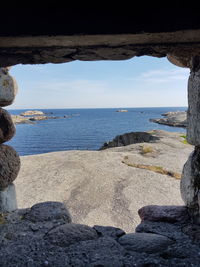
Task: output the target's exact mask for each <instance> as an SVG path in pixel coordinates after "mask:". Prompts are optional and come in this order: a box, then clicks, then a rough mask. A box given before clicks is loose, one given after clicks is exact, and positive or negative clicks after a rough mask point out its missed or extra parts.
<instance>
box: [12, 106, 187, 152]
mask: <svg viewBox="0 0 200 267" xmlns="http://www.w3.org/2000/svg"><path fill="white" fill-rule="evenodd" d="M118 109H120V108H118ZM118 109H117V108H105V109H103V108H102V109H40V110H42V111H43V112H45V113H52V114H50V116H59V117H61V118H59V119H49V120H44V121H38V122H36V123H35V124H18V125H16V129H17V132H16V135H15V137H14V138H13V139H12V140H11V141H9V142H7V144H9V145H11V146H13V147H14V148H15V149H16V151H17V152H18V153H19V154H20V155H21V156H22V155H33V154H40V153H47V152H52V151H63V150H76V149H79V150H86V149H88V150H98V149H99V148H100V146H101V145H103V143H104V142H106V141H109V140H111V139H113V138H114V137H115V136H116V135H119V134H123V133H126V132H132V131H149V130H152V129H161V130H166V131H172V132H182V133H184V132H185V129H183V128H177V127H169V126H165V125H159V124H157V123H153V122H150V121H149V119H150V118H160V117H161V114H162V113H165V112H168V111H184V110H186V107H173V108H172V107H168V108H167V107H163V108H123V109H127V110H128V112H116V110H118ZM24 111H25V110H9V112H10V113H11V114H15V115H17V114H20V113H21V112H24ZM77 114H79V115H77ZM65 115H70V116H69V118H63V116H65Z"/></svg>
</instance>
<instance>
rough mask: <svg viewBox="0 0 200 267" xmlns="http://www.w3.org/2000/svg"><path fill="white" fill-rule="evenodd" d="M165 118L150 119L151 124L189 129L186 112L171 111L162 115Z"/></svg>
mask: <svg viewBox="0 0 200 267" xmlns="http://www.w3.org/2000/svg"><path fill="white" fill-rule="evenodd" d="M161 115H162V116H163V117H164V118H160V119H150V121H151V122H155V123H159V124H164V125H168V126H174V127H183V128H186V127H187V112H186V111H174V112H172V111H170V112H167V113H164V114H161Z"/></svg>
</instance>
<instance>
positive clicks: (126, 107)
mask: <svg viewBox="0 0 200 267" xmlns="http://www.w3.org/2000/svg"><path fill="white" fill-rule="evenodd" d="M131 108H188V106H146V107H144V106H141V107H68V108H67V107H65V108H6V110H22V109H26V110H34V109H35V110H36V109H37V110H38V109H131Z"/></svg>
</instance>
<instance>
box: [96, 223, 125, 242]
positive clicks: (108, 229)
mask: <svg viewBox="0 0 200 267" xmlns="http://www.w3.org/2000/svg"><path fill="white" fill-rule="evenodd" d="M93 228H94V229H95V230H96V231H97V233H98V234H99V236H109V237H112V238H114V239H118V238H119V237H121V236H122V235H125V232H124V231H123V230H122V229H120V228H116V227H113V226H101V225H94V226H93Z"/></svg>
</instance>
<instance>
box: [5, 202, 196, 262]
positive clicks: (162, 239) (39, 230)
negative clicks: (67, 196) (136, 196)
mask: <svg viewBox="0 0 200 267" xmlns="http://www.w3.org/2000/svg"><path fill="white" fill-rule="evenodd" d="M150 209H151V210H152V211H153V209H154V206H149V207H148V208H145V207H144V208H143V215H142V220H143V221H142V223H141V224H140V225H139V226H138V227H137V229H136V233H129V234H126V233H125V232H124V231H123V230H121V229H119V228H115V227H112V226H108V227H106V226H98V225H96V226H94V227H89V226H87V225H82V224H75V223H72V222H71V217H70V215H69V212H68V210H67V208H66V207H65V206H64V204H62V203H60V202H43V203H38V204H36V205H34V206H33V207H32V208H30V209H23V210H17V211H15V212H12V213H9V214H1V216H0V266H2V267H4V266H5V267H9V266H20V267H21V266H22V267H23V266H60V267H61V266H62V267H63V266H91V267H92V266H108V267H109V266H113V267H118V266H119V267H120V266H130V267H131V266H199V262H200V246H199V244H200V235H199V232H200V227H199V226H194V225H193V224H191V222H190V220H189V217H188V212H187V209H186V208H185V207H178V206H160V207H159V206H155V209H156V211H155V212H153V215H151V214H150V213H149V210H150ZM140 213H141V212H140ZM144 213H145V216H146V217H145V218H144ZM158 213H160V216H161V218H162V216H163V214H165V219H166V218H167V214H169V218H172V217H173V221H174V222H173V223H172V221H171V222H170V220H171V219H169V220H167V219H166V221H168V222H166V221H165V222H163V221H157V220H158ZM148 214H149V215H148ZM172 214H173V215H172ZM184 214H185V216H184ZM154 217H155V218H154ZM176 217H177V219H175V218H176ZM180 218H182V219H183V221H181V220H180Z"/></svg>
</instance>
